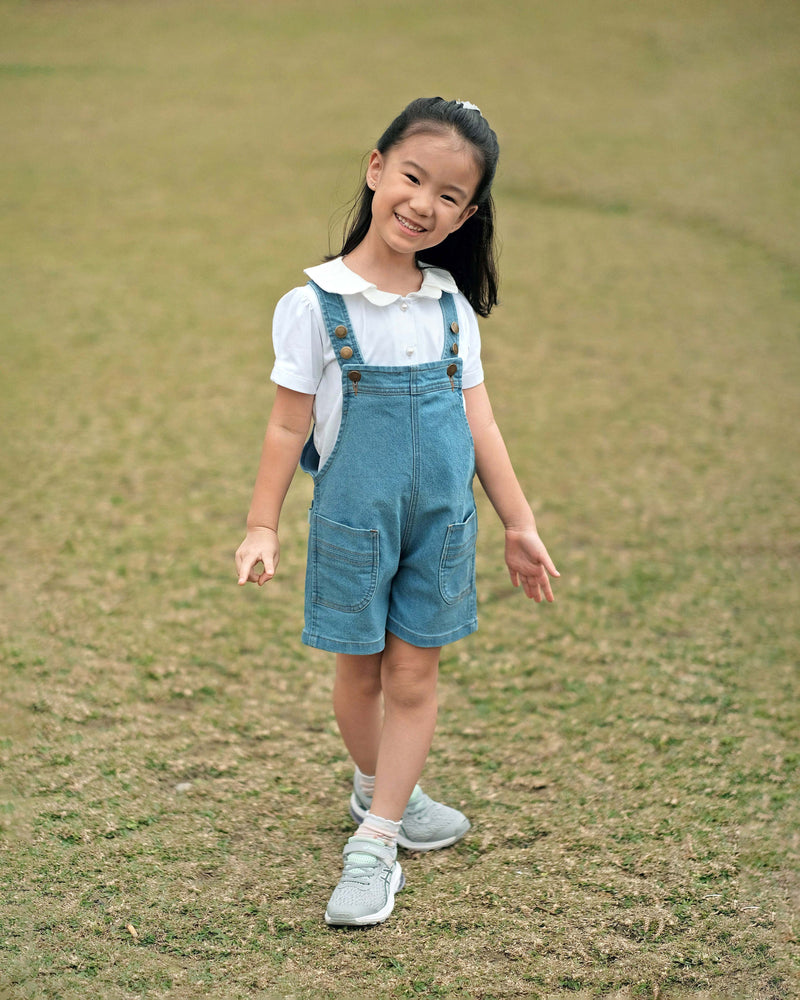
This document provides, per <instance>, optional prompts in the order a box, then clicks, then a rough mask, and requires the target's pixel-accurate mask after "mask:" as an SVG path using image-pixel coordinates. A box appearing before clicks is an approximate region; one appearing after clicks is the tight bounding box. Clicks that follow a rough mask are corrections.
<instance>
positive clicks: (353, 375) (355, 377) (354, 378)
mask: <svg viewBox="0 0 800 1000" xmlns="http://www.w3.org/2000/svg"><path fill="white" fill-rule="evenodd" d="M347 377H348V378H349V379H350V381H351V382H360V381H361V372H348V373H347Z"/></svg>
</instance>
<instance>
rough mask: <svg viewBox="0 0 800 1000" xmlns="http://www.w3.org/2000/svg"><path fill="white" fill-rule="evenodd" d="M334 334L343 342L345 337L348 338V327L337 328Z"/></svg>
mask: <svg viewBox="0 0 800 1000" xmlns="http://www.w3.org/2000/svg"><path fill="white" fill-rule="evenodd" d="M333 332H334V333H335V334H336V336H337V337H338V338H339V340H342V339H343V338H344V337H346V336H347V327H346V326H337V327H336V329H335V330H334V331H333Z"/></svg>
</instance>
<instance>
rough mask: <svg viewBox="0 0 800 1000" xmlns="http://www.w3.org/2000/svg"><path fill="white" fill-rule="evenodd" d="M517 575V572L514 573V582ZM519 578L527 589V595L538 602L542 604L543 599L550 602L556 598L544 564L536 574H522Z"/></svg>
mask: <svg viewBox="0 0 800 1000" xmlns="http://www.w3.org/2000/svg"><path fill="white" fill-rule="evenodd" d="M515 576H517V574H512V577H511V579H512V582H513V580H514V577H515ZM518 578H519V580H520V581H521V582H522V589H523V590H524V591H525V596H526V597H529V598H530V599H531V600H534V601H536V603H537V604H540V603H541V602H542V601H543V600H545V601H547V602H548V603H549V604H552V603H553V601H555V599H556V598H555V595H554V594H553V588H552V586H551V584H550V577H549V576H548V575H547V573H546V572H545V570H544V567H543V566H540V567H539V568H538V571H537V572H536V573H535V574H534V575H531V576H526V575H524V574H522V575H519V577H518ZM514 586H517V584H514Z"/></svg>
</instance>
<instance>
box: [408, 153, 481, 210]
mask: <svg viewBox="0 0 800 1000" xmlns="http://www.w3.org/2000/svg"><path fill="white" fill-rule="evenodd" d="M402 166H404V167H411V168H412V170H416V172H417V173H418V174H425V176H426V177H427V176H428V171H427V170H426V169H425V168H424V167H421V166H420V165H419V163H417V162H416V161H414V160H403V163H402ZM445 187H446V188H448V189H449V190H450V191H455V192H456V194H457V195H460V196H461V197H462V198H463V199H464V200H465V201H469V193H468V192H467V191H465V190H464V189H463V188H460V187H459V186H458V184H446V185H445Z"/></svg>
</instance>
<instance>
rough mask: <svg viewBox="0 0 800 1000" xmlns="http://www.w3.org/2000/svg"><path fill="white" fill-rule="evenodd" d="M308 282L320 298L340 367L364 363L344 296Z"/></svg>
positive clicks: (324, 318)
mask: <svg viewBox="0 0 800 1000" xmlns="http://www.w3.org/2000/svg"><path fill="white" fill-rule="evenodd" d="M308 283H309V285H310V286H311V287H312V288H313V289H314V292H315V293H316V296H317V298H318V299H319V305H320V309H321V310H322V319H323V322H324V323H325V329H326V330H327V331H328V336H329V337H330V339H331V344H332V346H333V353H334V355H335V356H336V360H337V361H338V362H339V367H340V368H341V367H343V366H344V365H350V364H355V365H363V364H364V359H363V358H362V356H361V348H360V347H359V346H358V341H357V340H356V335H355V333H354V332H353V324H352V323H351V322H350V314H349V313H348V311H347V306H346V305H345V304H344V299H343V298H342V296H341V295H338V294H337V293H335V292H326V291H325V289H324V288H320V287H319V285H318V284H317V283H316V282H315V281H309V282H308Z"/></svg>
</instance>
